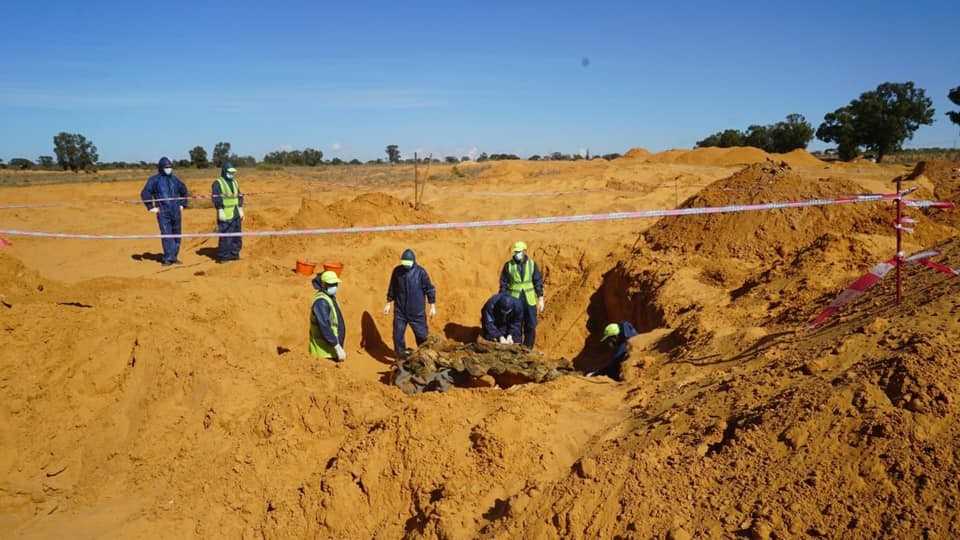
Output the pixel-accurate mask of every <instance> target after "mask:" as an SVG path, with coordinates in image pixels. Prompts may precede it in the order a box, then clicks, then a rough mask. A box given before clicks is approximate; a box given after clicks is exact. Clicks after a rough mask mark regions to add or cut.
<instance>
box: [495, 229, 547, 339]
mask: <svg viewBox="0 0 960 540" xmlns="http://www.w3.org/2000/svg"><path fill="white" fill-rule="evenodd" d="M500 292H501V293H509V294H510V295H511V296H513V297H514V298H519V299H520V300H521V302H523V305H524V310H523V344H524V345H526V346H527V347H529V348H531V349H532V348H533V345H534V343H535V342H536V340H537V314H538V313H543V308H544V299H543V275H541V274H540V267H539V266H537V263H535V262H533V260H532V259H530V258H529V257H527V244H526V243H524V242H517V243H515V244H514V245H513V257H511V258H510V260H509V261H507V262H506V264H504V265H503V270H502V271H501V272H500Z"/></svg>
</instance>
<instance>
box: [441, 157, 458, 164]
mask: <svg viewBox="0 0 960 540" xmlns="http://www.w3.org/2000/svg"><path fill="white" fill-rule="evenodd" d="M443 160H444V161H446V162H447V163H459V162H460V160H459V159H457V158H455V157H453V156H447V157H445V158H443Z"/></svg>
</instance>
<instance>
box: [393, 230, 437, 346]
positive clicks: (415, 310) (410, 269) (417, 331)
mask: <svg viewBox="0 0 960 540" xmlns="http://www.w3.org/2000/svg"><path fill="white" fill-rule="evenodd" d="M424 298H426V301H427V303H429V304H430V316H431V317H436V316H437V289H436V288H435V287H434V286H433V283H431V282H430V276H429V275H428V274H427V271H426V269H424V268H423V267H422V266H420V265H419V264H417V256H416V254H414V252H413V250H412V249H406V250H404V251H403V254H402V255H400V264H398V265H397V266H396V268H394V269H393V274H391V275H390V284H389V285H388V286H387V304H386V305H385V306H383V314H384V315H388V314H389V313H390V310H391V308H392V309H393V350H394V351H395V352H396V354H397V358H398V359H400V360H404V359H405V358H406V357H407V356H409V355H410V352H411V351H410V350H409V349H407V343H406V337H405V336H404V334H406V332H407V325H408V324H409V325H410V328H412V329H413V337H414V338H415V339H416V340H417V346H418V347H419V346H420V345H422V344H423V342H424V341H426V340H427V312H426V309H425V308H426V305H425V304H424Z"/></svg>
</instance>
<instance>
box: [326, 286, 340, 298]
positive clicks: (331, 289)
mask: <svg viewBox="0 0 960 540" xmlns="http://www.w3.org/2000/svg"><path fill="white" fill-rule="evenodd" d="M337 288H338V287H336V286H333V287H327V294H329V295H330V296H334V295H336V294H337Z"/></svg>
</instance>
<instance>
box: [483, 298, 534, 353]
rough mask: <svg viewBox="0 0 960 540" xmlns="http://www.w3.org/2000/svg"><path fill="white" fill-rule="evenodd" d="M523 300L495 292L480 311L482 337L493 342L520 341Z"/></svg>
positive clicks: (523, 309)
mask: <svg viewBox="0 0 960 540" xmlns="http://www.w3.org/2000/svg"><path fill="white" fill-rule="evenodd" d="M524 311H525V308H524V305H523V302H522V301H521V300H519V299H517V298H514V297H513V296H511V295H509V294H506V293H497V294H495V295H493V296H491V297H490V299H489V300H487V303H486V304H484V305H483V309H482V310H481V311H480V326H481V327H482V329H483V339H485V340H487V341H492V342H494V343H520V341H521V339H522V338H521V335H522V334H521V332H522V325H523V313H524Z"/></svg>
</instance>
